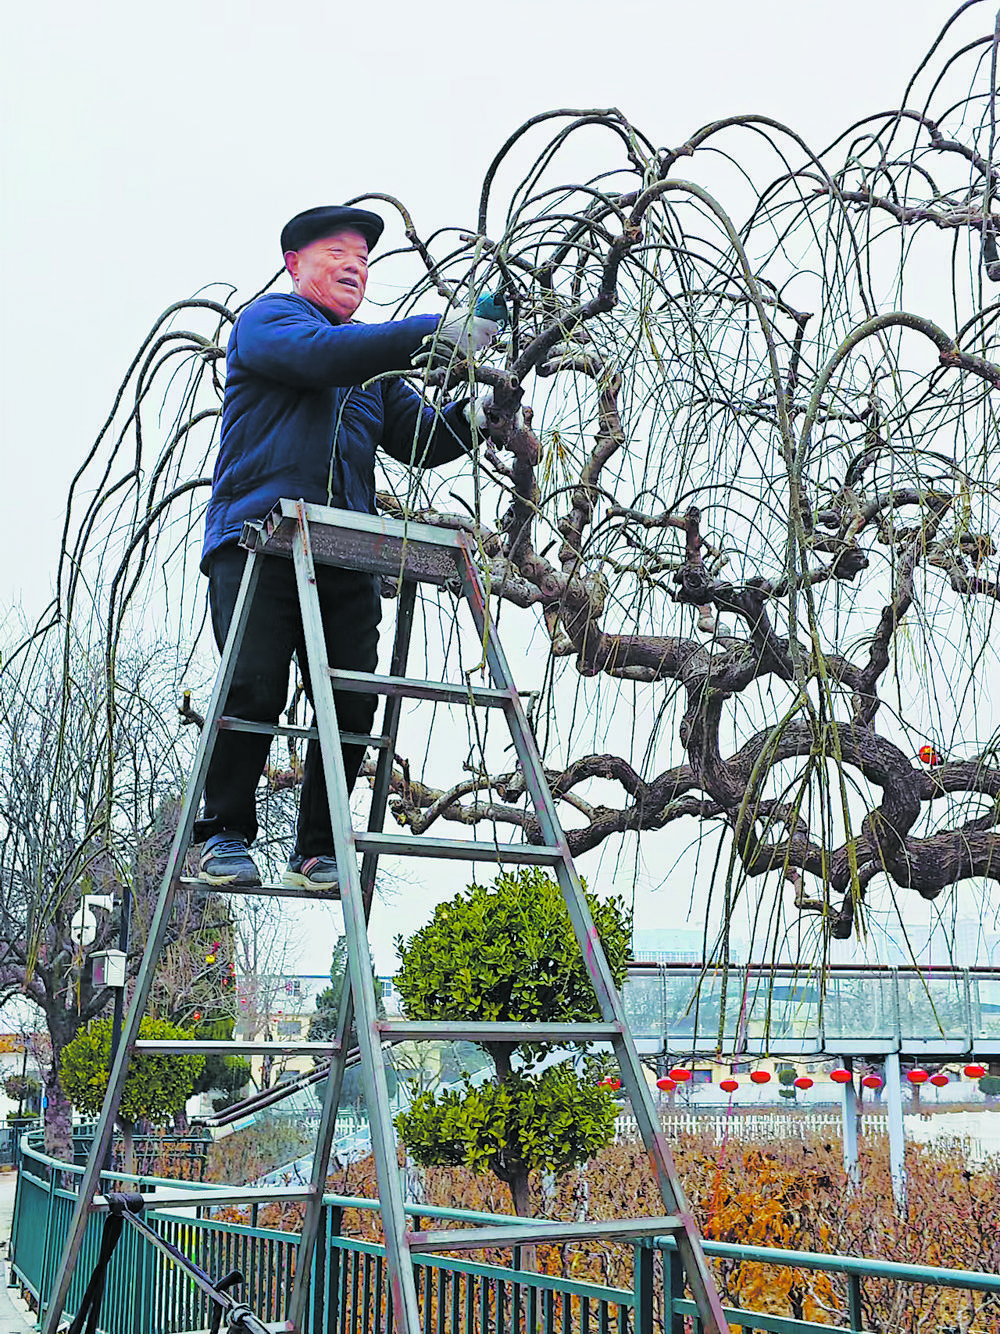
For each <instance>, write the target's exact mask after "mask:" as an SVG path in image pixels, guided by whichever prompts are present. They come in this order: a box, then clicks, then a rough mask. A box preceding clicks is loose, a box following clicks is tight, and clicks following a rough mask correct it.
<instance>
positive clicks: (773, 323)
mask: <svg viewBox="0 0 1000 1334" xmlns="http://www.w3.org/2000/svg"><path fill="white" fill-rule="evenodd" d="M987 20H989V23H987ZM984 29H987V30H985V31H984ZM996 72H997V32H996V31H994V30H993V28H992V19H991V16H990V15H989V11H988V10H986V9H985V8H984V7H983V5H982V4H981V3H972V4H966V5H964V6H963V7H962V8H961V9H960V10H959V11H958V12H957V13H956V14H955V15H954V16H953V18H952V19H950V20H949V21H948V23H946V24H945V26H944V28H943V29H942V31H941V32H940V34H938V36H937V38H936V39H935V41H934V43H933V46H932V47H931V50H930V52H929V54H928V56H927V58H926V60H925V61H924V62H923V64H922V65H921V67H920V69H919V70H918V71H917V73H916V75H915V76H914V78H913V80H912V81H911V82H910V84H909V85H908V87H907V88H906V89H905V90H904V92H903V95H902V97H901V98H900V99H899V103H898V105H896V106H893V107H890V108H889V109H887V110H884V109H876V110H875V111H870V110H869V109H868V108H865V107H861V106H859V107H857V108H855V109H853V115H851V116H845V120H849V121H850V123H849V124H848V125H847V127H846V128H845V130H844V132H843V133H842V134H841V135H840V136H839V137H838V138H837V140H836V141H835V142H834V143H832V144H831V145H829V146H828V147H825V148H821V149H815V148H813V147H811V146H809V145H807V144H806V143H805V142H804V141H803V140H802V139H801V138H800V137H799V136H798V135H797V134H796V133H795V131H794V129H793V128H790V127H788V126H786V125H783V124H779V123H778V122H776V121H774V120H770V119H768V118H767V117H764V116H735V117H730V118H728V119H726V120H724V121H719V122H716V123H713V124H709V125H706V126H703V127H702V128H700V129H697V130H695V131H694V132H692V133H690V134H689V137H687V138H686V139H684V140H683V141H680V142H677V140H676V137H674V138H672V139H671V142H673V143H675V145H676V146H674V147H663V146H661V145H660V144H659V143H658V140H657V137H656V136H657V135H663V134H664V132H665V130H666V131H668V132H669V130H670V129H671V128H672V127H652V134H653V136H654V137H649V134H648V133H647V131H646V130H644V129H643V128H640V127H639V126H636V125H634V124H632V123H631V122H630V121H629V120H628V118H627V116H626V115H625V114H624V113H623V112H621V111H619V110H617V109H615V108H597V109H585V110H573V109H561V110H555V111H550V112H546V113H543V114H540V115H538V116H536V117H534V118H533V119H532V120H531V121H529V122H528V123H527V124H525V125H522V126H521V127H519V128H518V129H516V130H515V131H514V132H513V133H512V134H511V136H510V138H509V139H508V140H507V141H506V143H504V144H503V145H502V147H501V148H500V149H499V151H498V152H497V153H496V156H495V157H494V159H493V160H492V162H491V163H490V166H489V169H488V170H487V172H486V174H485V177H484V179H483V181H482V184H481V187H480V188H479V189H478V200H477V199H476V198H475V196H471V197H470V200H469V207H468V214H467V216H466V218H465V220H464V221H463V222H460V223H459V224H458V225H456V226H455V227H453V228H448V229H444V230H441V231H438V232H435V233H433V234H430V235H427V234H424V233H422V232H421V230H420V229H419V227H418V225H417V220H416V219H415V217H413V216H411V213H410V212H409V211H408V209H407V207H406V205H405V201H404V202H401V201H399V200H397V199H395V198H393V197H392V196H390V195H388V194H371V195H366V196H364V197H362V198H359V199H356V200H352V201H349V202H352V203H363V204H366V205H368V206H370V207H376V208H379V209H380V210H381V211H382V212H383V213H384V214H385V215H386V217H387V219H388V222H389V226H388V228H387V233H386V240H384V241H383V243H382V245H381V247H380V250H379V252H377V253H376V256H375V257H374V262H373V264H372V268H371V279H370V283H369V299H370V301H373V302H374V304H375V305H376V306H381V310H380V312H379V313H377V314H376V315H375V316H374V318H384V319H389V318H393V317H395V316H399V315H404V314H408V313H411V312H414V311H417V310H427V309H435V310H440V309H442V308H445V309H451V310H453V311H454V310H457V309H467V308H470V307H471V305H472V304H473V303H474V302H475V300H476V299H477V298H478V297H479V296H480V295H482V294H483V293H486V292H489V293H499V294H501V295H502V297H503V299H504V302H505V304H506V307H507V310H508V312H509V316H510V319H509V327H508V329H507V331H506V333H505V335H504V336H503V337H502V338H501V339H500V340H499V341H498V342H497V343H496V344H495V345H494V346H493V348H491V349H490V350H489V351H488V352H487V353H486V354H485V355H484V356H483V357H482V358H481V360H479V361H477V363H476V364H473V365H466V364H461V365H453V366H452V367H450V368H449V369H447V370H445V371H441V370H438V371H435V372H432V373H431V374H430V375H429V376H427V377H420V376H416V375H414V377H413V378H414V382H415V383H416V384H418V385H419V386H420V387H421V388H422V389H423V390H424V392H426V393H428V394H429V395H430V396H431V397H432V398H433V399H434V400H436V401H438V402H441V403H443V402H445V401H446V400H447V398H448V396H449V395H451V394H454V393H456V392H462V393H468V392H469V390H470V388H471V389H472V390H473V391H474V392H475V393H477V394H482V393H483V392H484V391H487V390H488V391H489V392H490V393H491V395H492V401H491V402H490V403H489V405H488V407H487V410H486V421H487V425H486V429H485V432H484V438H483V440H482V441H481V445H480V448H479V449H478V451H477V454H476V458H475V460H474V463H473V465H472V467H471V468H469V467H466V468H465V470H464V472H461V473H459V472H453V473H451V474H445V475H441V474H425V475H420V474H414V473H409V472H405V471H403V470H399V469H396V468H395V465H392V464H391V463H386V465H385V471H384V472H383V474H382V475H381V478H380V483H379V485H380V489H379V494H378V504H379V506H380V508H381V510H382V511H383V512H384V513H386V514H389V515H392V516H396V517H402V518H412V519H419V520H421V521H423V522H428V523H432V524H437V525H441V526H443V527H449V528H456V527H457V528H461V529H464V530H467V531H468V532H470V533H471V534H472V535H473V537H474V539H475V542H476V543H477V546H478V551H479V555H480V560H481V564H482V567H483V569H484V572H485V574H486V576H487V579H488V582H489V587H490V592H491V596H492V598H493V599H494V601H495V603H496V604H497V605H498V606H503V607H504V608H505V610H504V624H506V625H512V624H514V623H515V621H516V620H517V618H518V617H520V618H522V619H523V621H524V623H525V624H528V625H530V626H532V627H533V633H534V639H533V643H534V645H535V651H536V652H538V653H539V654H541V650H540V649H539V648H538V646H539V644H543V645H544V664H543V665H542V666H541V667H540V668H539V671H540V675H541V681H542V684H541V686H540V688H539V690H538V691H537V692H536V695H535V697H534V698H533V700H532V711H531V717H532V722H533V724H534V727H535V729H536V733H537V736H538V740H539V743H540V746H541V748H542V751H543V755H544V758H545V762H546V765H547V767H548V770H549V776H550V780H551V784H552V787H553V790H554V792H555V794H556V797H557V799H558V801H559V803H560V805H561V808H562V813H563V815H564V817H565V824H566V827H567V830H568V837H569V841H570V845H571V847H572V849H573V851H574V853H576V854H582V853H585V852H588V851H590V850H593V849H597V848H599V847H600V846H601V845H607V847H609V848H611V847H614V848H617V849H618V852H619V854H620V855H628V854H627V851H626V850H627V848H628V847H629V846H634V837H633V836H638V838H639V839H640V840H641V838H642V835H643V834H644V833H649V832H651V831H656V830H663V829H665V828H666V827H668V826H676V827H677V829H678V831H679V837H681V838H685V837H686V838H690V839H694V840H696V841H699V842H704V841H706V840H708V839H709V838H710V836H712V835H713V831H714V835H715V838H714V843H713V846H714V847H715V849H716V852H715V854H714V855H715V856H716V858H717V864H716V869H715V872H714V874H713V889H712V892H713V893H714V894H715V895H716V896H717V906H719V911H720V920H721V922H722V939H723V941H724V938H725V932H726V924H727V923H728V922H729V921H730V920H731V918H732V914H733V912H734V911H735V908H736V905H737V903H738V900H739V899H740V896H741V895H742V896H744V898H746V899H752V900H753V901H757V902H761V901H763V900H764V899H765V898H766V897H768V896H770V898H771V899H772V901H774V902H782V903H783V904H784V907H783V911H784V912H786V913H788V912H791V913H792V914H793V915H794V916H795V917H796V918H798V919H799V920H802V921H805V922H811V923H813V924H814V928H813V930H814V936H815V939H816V941H817V942H819V943H820V944H822V943H824V942H828V941H829V940H830V939H835V938H840V939H849V938H851V936H852V933H856V934H857V935H858V936H860V935H862V934H863V933H864V931H865V919H866V912H867V903H868V900H869V898H870V896H871V894H872V892H873V887H880V888H881V889H883V890H885V889H888V890H889V891H890V892H891V893H892V894H895V893H896V891H900V892H902V891H906V892H912V893H915V894H916V895H919V896H922V897H923V898H924V899H926V900H933V899H935V898H937V897H938V896H940V895H941V894H942V893H943V892H944V891H945V890H947V889H949V887H952V886H957V885H958V884H959V883H960V882H971V883H972V884H978V885H980V886H983V885H986V884H987V882H988V881H991V880H996V879H998V878H1000V835H998V832H997V830H998V821H1000V765H998V763H997V755H996V751H997V745H996V738H997V731H996V728H997V721H998V720H997V711H996V705H995V702H994V699H993V695H992V692H991V687H992V682H993V680H994V679H995V673H996V670H997V661H996V653H995V649H994V647H993V639H994V636H993V634H992V630H993V617H994V611H995V609H996V606H997V599H998V590H1000V581H998V574H997V545H996V542H995V539H994V537H993V533H994V529H995V528H996V525H997V520H998V517H1000V516H998V510H997V506H998V502H1000V489H998V488H1000V452H998V450H997V418H996V410H995V403H996V397H995V395H994V390H995V389H996V388H997V387H998V385H1000V348H998V346H997V330H998V319H1000V301H998V300H997V295H998V294H1000V289H998V288H997V287H996V286H995V284H997V283H1000V257H998V247H997V232H998V228H1000V211H998V210H997V206H996V201H995V191H996V190H997V185H998V169H997V165H996V162H995V153H996ZM677 128H678V129H679V131H680V132H681V133H684V132H686V130H687V128H688V127H677ZM581 162H585V163H586V164H587V168H586V171H585V172H581V171H580V167H579V164H580V163H581ZM581 177H582V179H581ZM385 184H387V185H389V184H391V183H390V182H388V181H387V182H385ZM305 202H309V201H305ZM393 237H395V243H394V242H393V241H392V238H393ZM280 276H281V275H280V274H279V275H276V276H275V278H272V279H271V280H270V282H266V281H265V279H266V275H264V274H262V277H261V282H262V287H261V290H266V288H267V287H269V286H270V285H271V284H272V283H273V282H275V281H277V280H279V279H280ZM401 291H402V292H403V293H404V294H403V295H402V296H401V297H400V295H399V293H400V292H401ZM390 293H392V294H393V295H392V296H391V297H390V296H389V295H388V294H390ZM247 299H252V296H248V298H247ZM244 304H246V302H245V301H240V300H237V299H236V294H235V293H234V292H233V291H232V290H231V289H225V290H221V289H220V291H219V292H215V291H209V292H203V293H201V294H199V296H198V297H197V298H195V299H191V300H186V301H180V302H178V303H177V304H176V305H174V306H171V307H170V308H169V309H168V310H167V311H165V312H164V313H163V315H162V316H161V317H160V318H159V319H158V320H157V322H156V324H155V326H154V328H153V329H152V331H151V333H150V334H149V336H148V337H147V338H146V340H145V341H144V342H143V344H142V346H141V347H140V348H139V350H138V352H137V354H136V357H135V360H134V361H133V363H132V365H131V366H130V367H129V368H128V372H127V374H126V376H125V378H124V380H123V382H122V385H121V388H120V390H119V393H118V396H117V399H116V400H115V403H114V406H113V409H112V411H111V413H110V415H109V418H108V422H107V424H106V426H105V428H104V430H103V431H102V432H101V434H100V436H99V438H98V440H97V441H96V442H95V444H94V446H93V448H92V449H91V450H90V452H89V453H88V454H87V456H86V457H85V458H84V459H83V460H82V462H81V466H80V470H79V472H78V474H77V478H76V480H75V482H74V485H73V489H72V493H71V495H70V502H69V507H68V510H67V520H66V529H65V543H64V550H63V558H62V562H61V566H60V571H59V583H58V591H57V600H56V604H55V606H54V609H53V610H54V612H55V615H54V616H53V617H52V618H51V619H50V620H49V621H47V622H45V623H44V624H43V625H41V626H40V627H39V632H38V633H39V637H40V638H41V639H42V640H44V639H45V638H46V636H47V635H50V634H56V633H64V632H65V627H67V626H69V625H72V624H74V623H75V622H78V621H79V620H81V619H85V620H87V621H88V623H90V624H95V623H98V624H99V625H100V626H101V631H102V636H103V645H104V648H103V651H104V656H105V675H106V707H107V712H108V718H109V726H110V722H111V721H112V720H113V718H114V716H115V710H116V708H117V704H116V695H115V684H116V662H117V659H118V655H119V652H120V649H119V645H120V644H121V643H122V642H123V636H125V635H126V634H127V635H128V636H129V638H130V639H131V638H132V637H134V635H135V634H136V633H137V630H139V631H141V630H142V629H143V627H144V626H145V628H146V629H147V630H150V629H151V628H152V627H153V626H154V625H155V627H156V629H157V630H158V631H159V632H160V633H163V627H164V626H166V627H167V632H168V634H169V635H170V636H171V637H173V639H174V640H175V641H176V642H177V643H178V644H183V645H189V644H190V643H192V642H193V641H194V640H195V638H196V637H197V634H198V633H199V630H200V628H201V618H202V616H203V612H202V607H203V593H202V592H201V591H200V589H199V588H198V579H197V576H196V573H195V568H196V554H195V553H196V543H197V535H198V530H199V527H200V516H201V511H202V509H203V506H204V503H205V501H206V499H207V494H208V490H209V487H210V474H211V467H212V459H213V456H214V451H215V448H216V446H217V436H218V427H219V414H220V404H221V397H222V393H223V388H224V375H225V345H226V340H227V336H228V332H229V330H230V328H231V326H232V324H233V321H234V320H235V318H236V317H237V315H238V314H239V311H240V309H242V306H243V305H244ZM363 313H364V312H363ZM367 317H368V318H369V319H371V318H373V316H372V314H371V313H370V312H369V313H368V316H367ZM37 642H38V641H37V640H36V641H35V643H37ZM24 651H25V652H26V653H31V652H33V651H35V648H34V644H31V645H28V646H27V647H26V648H25V650H24ZM539 660H540V659H539ZM178 679H180V678H179V675H178ZM623 719H625V720H626V723H625V724H624V725H623V723H622V720H623ZM404 744H405V743H404ZM294 758H295V757H292V762H291V763H290V764H289V766H288V769H287V770H286V771H283V772H282V773H281V774H277V775H272V783H273V784H277V785H278V786H280V785H281V783H283V782H294V774H295V763H294ZM447 765H448V761H447V760H442V759H440V758H437V759H433V758H432V759H428V760H427V761H426V762H423V761H422V760H421V759H420V757H419V756H417V757H408V758H407V757H402V758H401V762H400V763H399V765H398V766H397V769H396V772H395V775H394V789H393V790H394V797H393V812H394V814H395V817H396V819H397V820H399V821H400V822H401V823H403V824H405V825H407V826H409V827H410V828H411V829H412V830H414V831H415V832H418V833H420V832H423V831H425V830H428V829H430V828H431V827H432V826H434V825H437V826H441V825H443V824H446V823H447V822H459V823H462V824H465V825H475V824H477V823H479V822H481V821H489V822H491V823H492V825H493V826H494V827H495V828H504V827H507V828H509V830H510V831H511V835H512V836H514V837H521V836H523V837H526V838H528V839H538V838H539V837H540V834H539V831H538V829H537V827H536V825H535V823H534V820H533V817H532V815H531V813H530V810H529V808H528V806H527V803H526V801H525V800H524V792H523V783H522V779H521V777H520V775H519V773H518V772H517V771H516V770H515V769H513V768H512V767H511V766H510V764H508V765H507V768H506V770H505V769H504V767H503V766H502V765H501V766H497V765H496V764H492V765H489V766H487V765H485V764H480V765H478V766H474V767H473V772H472V773H471V776H470V772H469V771H468V769H466V770H464V771H462V772H461V773H459V772H455V771H454V770H449V768H448V767H447ZM683 830H686V831H687V832H686V833H681V832H680V831H683ZM518 831H521V832H520V833H519V832H518ZM630 839H631V840H632V844H630V842H629V840H630ZM904 897H905V896H904Z"/></svg>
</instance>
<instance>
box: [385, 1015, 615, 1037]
mask: <svg viewBox="0 0 1000 1334" xmlns="http://www.w3.org/2000/svg"><path fill="white" fill-rule="evenodd" d="M376 1026H377V1028H378V1031H379V1032H380V1033H381V1034H382V1036H383V1037H387V1038H389V1037H392V1038H398V1039H400V1040H403V1041H405V1040H406V1039H407V1038H412V1039H413V1040H414V1041H416V1042H435V1041H439V1040H444V1041H448V1040H449V1039H453V1040H455V1041H459V1040H464V1041H466V1042H482V1041H483V1040H484V1039H492V1040H493V1041H495V1042H505V1041H511V1042H535V1041H537V1042H613V1041H614V1040H615V1038H618V1037H621V1034H622V1030H621V1028H619V1026H618V1025H617V1024H601V1023H595V1024H534V1023H520V1022H518V1021H516V1020H514V1021H508V1022H506V1023H474V1022H471V1021H468V1022H466V1021H463V1020H461V1019H433V1020H427V1021H426V1022H422V1021H419V1020H409V1019H383V1020H381V1021H380V1022H379V1023H378V1024H377V1025H376Z"/></svg>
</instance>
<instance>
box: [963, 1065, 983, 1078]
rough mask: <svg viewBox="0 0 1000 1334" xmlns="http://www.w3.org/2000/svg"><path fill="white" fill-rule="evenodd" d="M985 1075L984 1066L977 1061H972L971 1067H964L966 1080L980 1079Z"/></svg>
mask: <svg viewBox="0 0 1000 1334" xmlns="http://www.w3.org/2000/svg"><path fill="white" fill-rule="evenodd" d="M985 1074H986V1066H985V1065H980V1064H979V1062H978V1061H973V1062H972V1064H971V1065H967V1066H966V1067H965V1075H966V1077H967V1078H968V1079H982V1077H983V1075H985Z"/></svg>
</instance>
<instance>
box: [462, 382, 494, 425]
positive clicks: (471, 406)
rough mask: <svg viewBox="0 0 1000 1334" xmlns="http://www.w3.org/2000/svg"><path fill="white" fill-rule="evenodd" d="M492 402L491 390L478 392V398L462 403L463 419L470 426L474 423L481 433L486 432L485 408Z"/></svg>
mask: <svg viewBox="0 0 1000 1334" xmlns="http://www.w3.org/2000/svg"><path fill="white" fill-rule="evenodd" d="M492 402H493V390H492V389H487V391H486V393H485V394H480V395H479V397H478V398H475V399H470V400H467V401H466V402H465V403H463V404H462V411H463V412H464V413H465V420H466V421H467V422H468V423H469V425H470V426H473V425H474V426H475V427H476V428H477V429H478V431H479V433H480V434H481V435H485V434H486V425H487V423H486V409H487V408H488V407H489V406H490V404H491V403H492Z"/></svg>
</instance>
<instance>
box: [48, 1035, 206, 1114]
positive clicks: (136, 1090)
mask: <svg viewBox="0 0 1000 1334" xmlns="http://www.w3.org/2000/svg"><path fill="white" fill-rule="evenodd" d="M190 1036H191V1035H190V1033H189V1032H188V1030H186V1029H183V1028H178V1027H177V1026H176V1025H175V1024H171V1023H170V1022H169V1021H168V1020H166V1019H153V1018H151V1017H150V1016H149V1015H147V1016H146V1017H145V1018H143V1019H142V1021H141V1022H140V1024H139V1037H140V1038H141V1039H154V1040H155V1039H159V1040H161V1041H165V1040H178V1039H184V1038H190ZM204 1065H205V1058H204V1056H199V1055H197V1054H195V1053H193V1052H192V1054H191V1055H190V1056H185V1055H182V1054H179V1053H178V1054H175V1053H173V1052H163V1053H162V1054H161V1053H159V1052H157V1053H150V1052H136V1053H135V1055H133V1057H132V1060H131V1061H130V1063H129V1069H128V1074H127V1075H126V1076H125V1084H124V1087H123V1089H122V1097H121V1103H120V1106H119V1114H120V1116H121V1118H122V1119H123V1120H124V1121H127V1122H129V1123H131V1124H134V1123H135V1122H136V1121H138V1120H139V1119H140V1117H145V1118H147V1119H148V1120H150V1121H153V1122H156V1123H158V1124H163V1123H164V1122H166V1121H169V1120H170V1118H171V1117H173V1116H174V1115H175V1114H176V1113H177V1112H180V1111H183V1110H184V1104H185V1103H186V1102H187V1100H188V1098H189V1097H190V1096H191V1093H192V1090H193V1088H194V1084H195V1081H196V1079H197V1078H198V1076H199V1075H200V1074H201V1072H202V1069H203V1068H204ZM110 1066H111V1020H110V1019H95V1020H93V1021H92V1022H91V1023H89V1024H88V1025H87V1027H86V1028H83V1029H81V1030H80V1032H79V1033H78V1034H77V1035H76V1037H75V1038H74V1039H73V1041H72V1042H70V1043H68V1044H67V1045H66V1047H65V1048H64V1049H63V1054H62V1061H61V1064H60V1068H59V1078H60V1080H61V1082H62V1086H63V1089H64V1090H65V1093H66V1096H67V1097H68V1098H69V1099H70V1101H71V1102H72V1103H73V1106H74V1107H76V1108H78V1109H79V1111H81V1112H87V1113H89V1114H90V1115H91V1116H96V1115H97V1113H99V1112H100V1110H101V1107H102V1105H103V1103H104V1094H105V1092H106V1091H107V1087H108V1074H109V1071H110Z"/></svg>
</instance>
